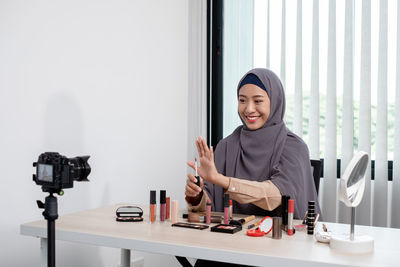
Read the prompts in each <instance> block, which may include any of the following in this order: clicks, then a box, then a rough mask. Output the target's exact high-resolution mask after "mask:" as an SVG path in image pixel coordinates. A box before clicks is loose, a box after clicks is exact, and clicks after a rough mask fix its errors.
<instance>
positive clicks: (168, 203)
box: [165, 197, 171, 220]
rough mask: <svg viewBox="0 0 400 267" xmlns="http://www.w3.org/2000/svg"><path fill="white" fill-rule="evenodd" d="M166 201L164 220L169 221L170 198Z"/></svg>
mask: <svg viewBox="0 0 400 267" xmlns="http://www.w3.org/2000/svg"><path fill="white" fill-rule="evenodd" d="M166 200H167V203H166V204H167V209H166V211H167V214H166V216H165V219H167V220H168V219H169V215H170V204H171V203H170V201H171V198H170V197H167V199H166Z"/></svg>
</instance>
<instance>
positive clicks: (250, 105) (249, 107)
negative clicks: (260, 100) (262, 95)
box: [246, 102, 256, 113]
mask: <svg viewBox="0 0 400 267" xmlns="http://www.w3.org/2000/svg"><path fill="white" fill-rule="evenodd" d="M255 110H256V109H255V105H254V103H253V102H249V103H248V104H247V106H246V111H247V113H251V112H254V111H255Z"/></svg>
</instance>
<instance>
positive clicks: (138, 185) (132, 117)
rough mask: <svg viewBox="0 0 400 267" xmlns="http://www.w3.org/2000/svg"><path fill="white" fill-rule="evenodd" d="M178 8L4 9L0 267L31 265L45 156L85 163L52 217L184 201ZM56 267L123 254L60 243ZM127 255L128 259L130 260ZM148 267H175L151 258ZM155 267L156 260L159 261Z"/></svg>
mask: <svg viewBox="0 0 400 267" xmlns="http://www.w3.org/2000/svg"><path fill="white" fill-rule="evenodd" d="M187 62H188V3H187V1H185V0H169V1H164V0H150V1H149V0H146V1H139V0H137V1H134V0H126V1H111V0H109V1H106V0H103V1H99V0H69V1H52V0H41V1H38V0H37V1H30V0H20V1H16V0H0V181H1V186H0V202H1V207H2V210H1V215H0V217H1V219H0V247H1V250H0V266H38V265H39V258H40V257H39V240H38V239H36V238H32V237H26V236H21V235H20V234H19V225H20V224H21V223H24V222H27V221H33V220H38V219H42V218H43V217H42V215H41V212H42V211H41V210H39V209H38V208H37V206H36V200H37V199H42V200H43V199H44V197H45V196H46V194H45V193H43V192H41V189H40V187H39V186H37V185H36V184H35V183H34V182H33V181H32V173H33V172H34V171H35V170H34V168H33V167H32V162H33V161H36V160H37V156H38V155H39V154H40V153H42V152H45V151H57V152H60V153H61V154H63V155H66V156H69V157H72V156H77V155H86V154H88V155H90V156H91V158H90V160H89V162H90V164H91V167H92V173H91V175H90V176H89V178H90V180H91V181H90V182H89V183H75V185H74V188H73V189H67V190H65V195H64V196H62V197H58V202H59V214H60V215H62V214H65V213H69V212H72V211H77V210H83V209H87V208H94V207H99V206H103V205H108V204H113V203H119V202H130V203H138V204H147V203H148V201H149V190H150V189H157V190H159V189H166V190H167V193H168V195H170V196H171V198H173V199H178V200H179V201H180V202H181V203H183V200H184V198H183V190H184V181H185V179H186V170H187V169H186V166H185V162H186V154H187V140H186V138H187V120H188V118H187V104H186V103H187V97H188V92H187V84H188V70H187V68H188V63H187ZM56 250H57V266H116V263H117V261H118V258H119V251H118V250H116V249H105V248H96V247H91V246H85V245H75V244H71V243H67V242H58V243H57V248H56ZM134 255H135V253H134ZM145 256H146V258H145V263H146V266H155V265H158V264H157V262H159V261H160V260H163V262H162V264H163V265H164V266H165V265H171V266H174V265H176V262H175V261H174V258H172V257H165V256H159V257H158V256H156V257H152V258H150V257H148V255H147V254H146V255H145ZM159 263H160V262H159Z"/></svg>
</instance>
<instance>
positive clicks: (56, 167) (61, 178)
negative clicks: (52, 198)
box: [33, 152, 91, 194]
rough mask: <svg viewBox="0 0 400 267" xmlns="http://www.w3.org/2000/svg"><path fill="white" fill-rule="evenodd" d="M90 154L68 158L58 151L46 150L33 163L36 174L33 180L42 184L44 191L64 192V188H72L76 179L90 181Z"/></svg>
mask: <svg viewBox="0 0 400 267" xmlns="http://www.w3.org/2000/svg"><path fill="white" fill-rule="evenodd" d="M89 157H90V156H80V157H75V158H67V157H65V156H63V155H60V154H59V153H57V152H46V153H43V154H41V155H40V156H39V158H38V161H37V162H34V163H33V167H36V174H34V175H33V180H34V181H35V182H36V184H37V185H41V186H42V190H43V192H49V193H58V194H62V192H63V191H62V189H64V188H72V187H73V183H74V181H78V182H81V181H89V180H88V179H87V177H88V175H89V174H90V170H91V169H90V166H89V163H88V159H89Z"/></svg>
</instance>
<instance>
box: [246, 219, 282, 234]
mask: <svg viewBox="0 0 400 267" xmlns="http://www.w3.org/2000/svg"><path fill="white" fill-rule="evenodd" d="M272 225H273V222H272V218H271V217H269V216H266V217H264V218H263V219H262V220H261V221H260V225H259V226H258V227H257V228H256V229H254V230H247V231H246V234H247V235H248V236H255V237H257V236H264V235H266V234H269V232H271V230H272ZM279 227H280V225H279Z"/></svg>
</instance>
